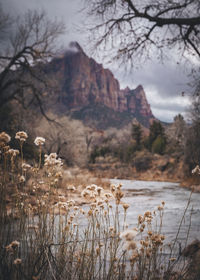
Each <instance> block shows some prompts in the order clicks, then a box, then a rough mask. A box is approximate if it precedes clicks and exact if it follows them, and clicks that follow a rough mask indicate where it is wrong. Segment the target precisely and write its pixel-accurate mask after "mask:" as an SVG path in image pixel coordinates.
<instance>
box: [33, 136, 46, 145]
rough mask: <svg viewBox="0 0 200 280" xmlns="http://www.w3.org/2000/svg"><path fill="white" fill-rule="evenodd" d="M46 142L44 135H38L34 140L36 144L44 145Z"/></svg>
mask: <svg viewBox="0 0 200 280" xmlns="http://www.w3.org/2000/svg"><path fill="white" fill-rule="evenodd" d="M44 143H45V139H44V138H43V137H36V138H35V140H34V144H35V145H36V146H42V145H44Z"/></svg>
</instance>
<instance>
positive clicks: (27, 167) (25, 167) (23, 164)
mask: <svg viewBox="0 0 200 280" xmlns="http://www.w3.org/2000/svg"><path fill="white" fill-rule="evenodd" d="M30 168H31V166H30V164H27V163H22V170H23V171H27V170H28V169H30Z"/></svg>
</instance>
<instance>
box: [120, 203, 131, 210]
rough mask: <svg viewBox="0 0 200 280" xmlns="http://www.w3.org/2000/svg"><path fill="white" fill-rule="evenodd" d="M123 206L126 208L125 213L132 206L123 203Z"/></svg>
mask: <svg viewBox="0 0 200 280" xmlns="http://www.w3.org/2000/svg"><path fill="white" fill-rule="evenodd" d="M122 206H123V208H124V211H127V209H128V208H129V207H130V205H129V204H127V203H123V204H122Z"/></svg>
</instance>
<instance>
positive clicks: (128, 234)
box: [120, 229, 138, 241]
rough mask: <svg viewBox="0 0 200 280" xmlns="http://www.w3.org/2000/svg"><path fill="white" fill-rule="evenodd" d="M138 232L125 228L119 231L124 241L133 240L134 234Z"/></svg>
mask: <svg viewBox="0 0 200 280" xmlns="http://www.w3.org/2000/svg"><path fill="white" fill-rule="evenodd" d="M137 234H138V231H137V230H135V229H127V230H125V231H123V232H122V233H120V238H122V239H125V240H126V241H131V240H133V239H134V238H135V237H136V235H137Z"/></svg>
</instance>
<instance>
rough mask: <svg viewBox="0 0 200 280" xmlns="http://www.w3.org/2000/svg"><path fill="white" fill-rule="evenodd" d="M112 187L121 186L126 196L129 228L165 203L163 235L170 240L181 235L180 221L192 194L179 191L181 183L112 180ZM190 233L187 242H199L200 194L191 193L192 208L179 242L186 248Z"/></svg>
mask: <svg viewBox="0 0 200 280" xmlns="http://www.w3.org/2000/svg"><path fill="white" fill-rule="evenodd" d="M111 183H113V184H119V183H121V184H122V185H123V187H122V190H123V192H124V193H125V196H124V198H123V201H124V202H125V203H128V204H129V205H130V207H129V208H128V210H127V223H128V225H129V227H136V226H137V218H138V215H143V214H144V212H145V211H147V210H150V211H154V210H156V209H157V206H158V205H161V201H165V207H164V216H163V226H162V233H164V234H165V235H166V238H167V241H172V240H173V239H174V238H175V237H176V234H177V232H178V229H179V225H180V222H181V219H182V217H183V215H184V211H185V209H186V207H187V204H188V200H189V198H190V195H191V191H190V190H188V189H185V188H184V189H183V188H180V186H179V184H178V183H169V182H153V181H131V180H115V179H113V180H111ZM188 230H189V237H188V242H191V241H193V240H194V239H200V193H192V195H191V198H190V204H189V207H188V209H187V211H186V213H185V216H184V218H183V221H182V225H181V227H180V233H179V236H178V240H179V241H180V242H181V243H182V244H183V245H184V242H185V239H186V237H187V234H188Z"/></svg>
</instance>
